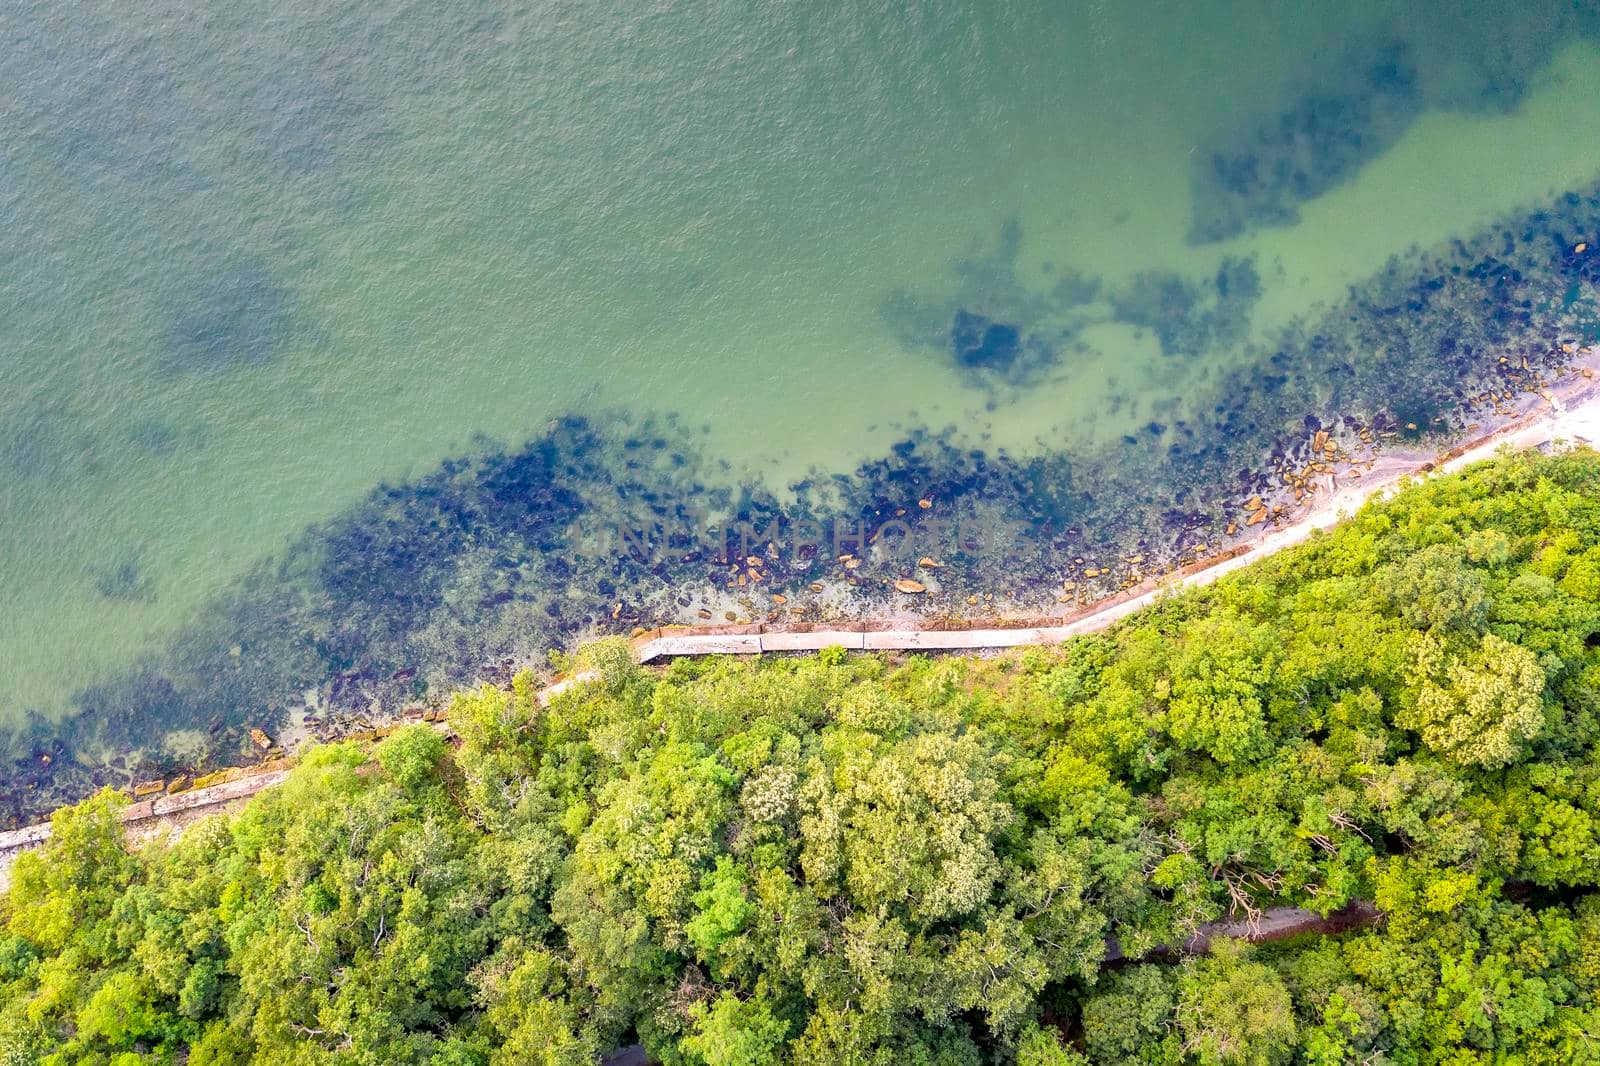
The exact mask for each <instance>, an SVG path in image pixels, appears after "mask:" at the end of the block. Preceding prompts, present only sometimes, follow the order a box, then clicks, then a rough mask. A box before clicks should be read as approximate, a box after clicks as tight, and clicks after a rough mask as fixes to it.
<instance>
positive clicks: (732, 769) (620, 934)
mask: <svg viewBox="0 0 1600 1066" xmlns="http://www.w3.org/2000/svg"><path fill="white" fill-rule="evenodd" d="M578 665H580V666H584V667H589V668H593V669H596V670H598V671H599V675H600V676H599V678H598V679H597V680H595V681H593V682H590V683H588V684H586V685H584V686H581V687H580V688H579V689H577V690H575V691H574V692H572V693H570V694H568V695H566V696H563V697H560V698H558V699H557V700H556V701H555V702H554V703H553V704H552V705H551V706H550V707H548V708H546V709H540V708H539V707H538V705H537V703H536V701H535V700H534V698H533V688H532V685H533V683H532V680H531V678H530V677H529V676H528V675H526V674H524V675H520V676H519V677H518V678H517V679H516V680H515V681H513V682H512V683H511V684H510V685H509V686H507V687H504V688H499V687H494V686H484V687H481V688H479V689H476V690H471V691H467V692H464V693H462V694H460V695H458V696H457V697H456V698H455V701H454V703H453V705H452V708H451V712H450V722H451V724H452V726H453V728H454V731H455V733H456V735H457V737H458V738H459V745H458V746H455V747H452V746H451V745H450V744H449V743H447V742H446V741H445V740H444V739H443V738H442V737H441V736H439V735H438V734H437V733H435V732H433V731H431V730H430V729H428V728H426V727H420V726H419V727H413V728H408V729H404V730H401V731H399V732H397V733H395V734H394V735H392V736H390V737H389V738H388V739H386V740H384V741H383V742H381V744H379V745H378V747H377V748H376V749H375V750H374V751H371V752H367V751H363V750H361V749H360V748H358V747H357V746H355V745H353V744H337V745H332V746H327V747H323V748H319V749H316V750H315V751H313V752H312V753H311V754H309V755H308V756H307V757H306V758H305V759H304V760H303V761H302V763H301V765H300V766H299V768H298V769H297V770H296V771H295V773H294V775H293V777H292V779H291V780H290V782H289V783H288V784H286V785H284V786H282V787H280V788H278V789H275V790H271V791H269V792H267V793H264V794H262V795H261V796H259V797H258V798H257V799H256V800H254V801H253V802H252V803H251V805H250V806H249V807H248V808H247V809H246V810H245V811H243V812H242V813H240V814H238V815H236V816H234V817H232V818H230V819H226V820H214V821H210V822H207V823H203V824H201V825H199V826H196V827H194V828H192V829H190V830H189V831H188V832H187V833H186V834H185V835H184V836H182V837H181V838H179V839H177V840H176V841H173V842H161V841H157V842H153V843H150V844H147V845H145V846H144V847H142V848H140V849H139V850H137V851H132V852H130V851H129V850H128V849H127V848H126V847H125V846H124V844H123V842H122V841H121V839H120V836H119V834H118V831H117V828H116V826H115V822H114V812H115V808H116V807H117V805H118V803H119V802H121V801H119V800H118V799H117V798H116V797H115V796H114V795H112V794H109V793H106V794H102V795H100V796H98V797H96V798H94V799H92V800H90V801H88V802H86V803H84V804H82V805H81V806H79V807H77V808H72V809H68V810H65V811H63V812H61V813H60V814H59V815H58V816H57V819H56V829H57V839H56V841H55V842H54V843H53V844H51V845H50V847H49V849H48V850H47V851H45V852H43V853H36V854H33V855H29V856H25V857H24V858H22V859H21V860H19V863H18V865H17V867H16V869H15V876H14V881H13V887H12V889H11V892H10V894H9V896H7V897H5V898H4V900H3V901H0V923H3V925H0V929H3V932H0V1055H3V1056H6V1057H7V1061H36V1060H42V1061H47V1062H53V1063H80V1062H81V1063H111V1062H115V1063H117V1064H118V1066H133V1064H134V1063H138V1062H162V1061H180V1060H182V1059H183V1057H184V1056H185V1055H186V1056H187V1061H188V1062H190V1063H194V1064H201V1063H227V1062H243V1061H262V1062H297V1063H307V1062H330V1063H335V1062H337V1063H355V1062H385V1063H390V1062H413V1061H414V1062H437V1063H463V1064H465V1063H477V1062H485V1063H487V1062H508V1063H509V1062H519V1063H520V1062H534V1063H546V1064H557V1063H559V1064H573V1066H576V1064H579V1063H584V1064H588V1063H592V1062H593V1061H594V1060H595V1058H596V1056H597V1055H598V1053H599V1052H600V1051H602V1050H604V1049H605V1048H608V1047H611V1046H615V1045H617V1044H621V1043H627V1042H629V1041H632V1040H640V1041H642V1042H643V1043H644V1044H645V1046H646V1047H647V1048H648V1049H649V1051H650V1052H651V1054H652V1055H654V1056H655V1057H657V1058H658V1059H659V1060H660V1061H662V1062H664V1063H668V1064H673V1066H677V1064H684V1066H691V1064H693V1066H699V1064H705V1066H724V1064H726V1066H733V1064H749V1066H758V1064H764V1063H794V1064H801V1063H805V1064H822V1063H828V1064H838V1063H846V1064H856V1063H872V1064H880V1063H881V1064H885V1066H887V1064H889V1063H896V1064H898V1063H929V1064H932V1063H939V1064H952V1066H953V1064H974V1066H976V1064H981V1063H986V1062H1007V1063H1009V1062H1016V1063H1022V1064H1027V1066H1045V1064H1051V1066H1060V1064H1070V1063H1081V1062H1093V1063H1122V1062H1145V1063H1174V1064H1176V1063H1188V1062H1194V1063H1290V1062H1296V1063H1315V1064H1324V1063H1326V1064H1332V1063H1343V1062H1361V1061H1367V1062H1379V1061H1387V1062H1413V1063H1451V1064H1465V1063H1478V1062H1482V1063H1489V1062H1509V1061H1516V1062H1528V1063H1573V1062H1576V1063H1581V1062H1594V1061H1600V1052H1597V1050H1596V1043H1595V1042H1596V1039H1597V1036H1600V1014H1597V1010H1600V1008H1597V1007H1596V1003H1595V998H1594V997H1595V992H1596V990H1597V988H1600V961H1597V960H1600V903H1597V900H1596V898H1595V896H1594V895H1593V889H1594V887H1595V885H1596V882H1597V878H1600V835H1597V824H1596V819H1597V818H1600V770H1597V769H1596V760H1595V746H1596V744H1597V742H1600V703H1597V697H1596V693H1597V692H1600V686H1597V681H1600V456H1597V455H1595V454H1594V453H1592V452H1577V453H1571V454H1567V455H1563V456H1559V457H1554V458H1545V457H1539V456H1536V455H1525V456H1518V457H1507V458H1504V459H1501V460H1498V461H1496V462H1494V463H1491V464H1486V465H1483V466H1480V467H1477V468H1475V469H1473V470H1472V471H1469V472H1468V473H1466V474H1464V475H1458V476H1454V477H1450V478H1443V479H1439V480H1435V481H1430V482H1428V483H1426V484H1424V485H1421V486H1417V487H1414V488H1412V489H1411V490H1409V491H1408V492H1406V493H1404V494H1403V495H1401V496H1400V497H1399V498H1397V499H1396V500H1394V501H1391V502H1389V503H1387V504H1384V505H1380V506H1374V507H1370V508H1368V509H1366V510H1364V511H1363V512H1362V513H1361V514H1360V515H1359V516H1357V517H1356V518H1355V519H1354V520H1352V521H1351V522H1349V523H1347V524H1345V525H1343V526H1341V527H1339V528H1338V529H1337V530H1335V531H1334V532H1333V533H1331V534H1330V535H1327V536H1324V537H1321V538H1319V539H1317V540H1315V541H1313V542H1311V543H1309V544H1308V545H1306V546H1303V547H1301V548H1298V549H1294V550H1291V551H1288V552H1285V553H1282V554H1280V555H1278V556H1274V557H1273V558H1271V559H1269V560H1266V561H1264V562H1263V563H1261V564H1259V565H1257V566H1255V567H1253V568H1251V569H1249V570H1248V571H1244V572H1241V573H1239V574H1236V575H1233V576H1230V577H1229V578H1226V579H1224V580H1223V581H1221V582H1220V583H1219V584H1217V585H1215V586H1213V587H1211V588H1208V589H1206V590H1202V591H1198V592H1194V593H1190V594H1185V595H1183V596H1180V597H1177V598H1174V599H1171V600H1168V601H1165V602H1163V603H1161V604H1160V605H1158V606H1157V607H1155V608H1153V609H1151V610H1149V611H1147V612H1145V613H1143V614H1141V615H1139V616H1137V617H1136V618H1134V619H1131V620H1130V621H1128V622H1127V623H1124V624H1123V625H1121V626H1119V627H1117V628H1116V629H1114V630H1112V631H1110V632H1108V633H1106V634H1103V635H1099V636H1095V637H1090V638H1085V639H1081V640H1076V641H1073V642H1071V643H1069V644H1068V645H1066V646H1064V647H1062V648H1060V649H1038V650H1034V651H1031V652H1028V653H1026V654H1022V655H1016V656H1008V657H1004V658H999V659H990V660H977V659H968V658H958V657H949V658H937V659H928V658H910V659H907V660H903V661H888V660H884V659H880V658H873V657H849V656H847V655H845V654H844V653H843V652H842V651H838V650H835V651H833V652H825V653H823V654H821V655H818V656H814V657H805V658H795V659H770V660H767V661H764V662H762V663H760V664H752V663H748V662H735V661H730V660H726V659H724V660H699V661H678V662H676V663H674V664H673V665H672V666H671V667H670V668H668V669H666V670H664V671H661V672H651V671H647V670H644V669H642V668H640V667H638V666H636V665H634V663H633V662H632V659H631V656H629V655H628V654H627V650H626V648H625V646H623V645H621V644H620V642H614V643H601V644H598V645H592V646H590V647H589V648H588V649H587V650H586V651H585V652H584V654H583V656H582V657H581V658H580V661H579V664H578ZM1352 900H1370V901H1371V902H1373V903H1375V904H1376V905H1377V906H1378V907H1379V908H1380V909H1381V911H1382V912H1383V915H1384V920H1383V924H1382V925H1381V926H1380V927H1378V928H1374V929H1367V930H1363V931H1358V932H1353V933H1348V934H1344V935H1341V936H1336V937H1320V936H1312V937H1306V938H1301V939H1298V940H1294V941H1290V942H1286V943H1282V944H1276V945H1271V946H1264V947H1258V948H1255V949H1251V948H1248V947H1246V946H1244V945H1241V944H1238V943H1235V942H1228V941H1222V942H1219V943H1217V944H1215V945H1214V946H1213V948H1212V949H1211V951H1210V952H1209V953H1208V954H1206V955H1204V956H1202V957H1197V958H1192V959H1188V960H1184V961H1181V962H1172V963H1159V964H1158V963H1150V962H1146V963H1139V962H1127V963H1122V964H1119V965H1117V966H1113V967H1106V966H1103V965H1102V963H1103V962H1104V960H1105V957H1106V950H1107V948H1106V943H1107V939H1108V938H1115V940H1116V941H1117V942H1118V944H1119V946H1120V948H1121V951H1122V952H1123V954H1124V955H1125V956H1127V957H1128V958H1129V959H1138V958H1140V957H1141V956H1145V955H1147V954H1148V953H1150V952H1151V951H1152V950H1153V949H1155V948H1157V947H1159V946H1161V945H1166V944H1173V943H1179V942H1181V941H1182V940H1183V939H1184V938H1185V937H1186V936H1187V935H1188V934H1189V933H1190V932H1192V931H1193V930H1194V928H1195V927H1196V926H1197V925H1198V924H1199V923H1202V922H1205V921H1208V920H1211V919H1215V918H1217V917H1219V916H1224V915H1230V914H1231V915H1234V916H1244V917H1247V916H1249V915H1252V914H1255V913H1259V912H1260V911H1261V910H1262V909H1264V908H1266V907H1268V906H1273V905H1280V904H1295V905H1299V906H1303V907H1307V908H1310V909H1312V910H1315V911H1318V912H1320V913H1324V914H1327V913H1331V912H1333V911H1335V910H1337V909H1338V908H1340V907H1341V906H1343V905H1345V904H1346V903H1348V902H1350V901H1352Z"/></svg>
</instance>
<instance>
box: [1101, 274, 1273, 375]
mask: <svg viewBox="0 0 1600 1066" xmlns="http://www.w3.org/2000/svg"><path fill="white" fill-rule="evenodd" d="M1260 298H1261V277H1260V275H1259V274H1258V273H1257V272H1256V266H1255V258H1254V257H1253V256H1252V257H1250V258H1242V257H1239V256H1228V257H1227V258H1225V259H1223V261H1222V265H1221V266H1219V267H1218V268H1217V272H1216V274H1215V275H1214V276H1213V277H1212V278H1210V279H1208V280H1207V281H1206V282H1205V283H1203V284H1202V283H1196V282H1192V281H1189V280H1188V279H1187V278H1185V277H1183V276H1182V275H1179V274H1172V273H1168V272H1165V271H1149V272H1146V273H1143V274H1139V275H1137V276H1136V277H1135V278H1134V279H1133V280H1132V281H1131V282H1129V283H1128V284H1127V285H1126V286H1125V287H1123V288H1121V289H1118V290H1115V291H1113V292H1112V293H1111V294H1110V301H1111V310H1112V317H1113V319H1114V320H1115V321H1118V322H1121V323H1124V324H1126V325H1130V326H1136V327H1139V328H1141V329H1149V330H1150V331H1151V332H1153V333H1154V334H1155V335H1156V339H1157V340H1158V341H1159V342H1160V344H1161V354H1163V355H1187V356H1194V355H1199V354H1201V353H1202V352H1205V351H1207V350H1209V349H1211V348H1212V347H1214V346H1222V345H1237V344H1240V343H1242V342H1243V341H1244V339H1245V337H1246V336H1247V335H1248V334H1249V330H1250V313H1251V311H1252V310H1253V309H1254V308H1255V304H1256V301H1257V300H1259V299H1260Z"/></svg>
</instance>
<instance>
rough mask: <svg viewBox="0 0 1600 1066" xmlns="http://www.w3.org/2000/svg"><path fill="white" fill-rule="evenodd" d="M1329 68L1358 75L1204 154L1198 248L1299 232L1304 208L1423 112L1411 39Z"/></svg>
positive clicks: (1313, 90) (1227, 135)
mask: <svg viewBox="0 0 1600 1066" xmlns="http://www.w3.org/2000/svg"><path fill="white" fill-rule="evenodd" d="M1327 70H1329V71H1343V70H1355V71H1357V72H1358V74H1357V76H1356V77H1355V78H1354V79H1353V81H1352V82H1350V83H1348V84H1340V85H1337V86H1334V85H1311V86H1308V87H1307V88H1306V89H1305V90H1303V91H1302V92H1301V94H1300V95H1299V97H1298V98H1297V99H1296V100H1295V101H1294V102H1293V103H1292V104H1290V105H1289V106H1288V107H1286V108H1285V109H1284V110H1282V111H1280V112H1278V113H1277V114H1275V115H1272V116H1270V117H1267V118H1263V119H1261V120H1259V121H1257V122H1256V123H1255V124H1253V125H1251V126H1249V127H1246V128H1243V129H1238V130H1230V131H1225V132H1223V133H1222V134H1221V135H1220V136H1219V138H1218V140H1217V141H1216V142H1215V143H1213V144H1210V145H1208V146H1205V147H1204V148H1203V149H1202V150H1201V151H1200V153H1198V162H1197V163H1196V169H1195V173H1194V175H1193V177H1192V179H1191V182H1190V188H1191V195H1192V196H1193V199H1194V207H1193V221H1192V223H1191V225H1190V228H1189V233H1188V238H1187V239H1188V241H1189V243H1191V244H1208V243H1211V242H1214V241H1221V240H1226V239H1227V238H1229V237H1234V236H1237V235H1238V234H1240V233H1243V232H1244V231H1245V230H1246V229H1247V228H1250V227H1252V226H1286V225H1293V224H1294V223H1295V222H1296V221H1298V219H1299V217H1300V212H1299V205H1300V204H1302V203H1304V202H1305V201H1307V200H1311V199H1314V198H1316V197H1318V196H1321V195H1322V194H1324V193H1326V192H1328V191H1329V190H1330V189H1333V188H1335V187H1336V186H1338V185H1340V184H1341V183H1343V182H1345V181H1347V180H1349V179H1350V178H1351V177H1352V176H1353V175H1354V174H1355V173H1356V171H1357V170H1359V169H1360V168H1361V167H1362V166H1363V165H1364V164H1366V163H1367V162H1368V161H1370V160H1372V159H1374V158H1376V157H1377V156H1378V155H1381V154H1382V153H1383V152H1384V151H1386V150H1387V149H1388V148H1389V146H1390V145H1392V144H1394V143H1395V142H1396V141H1397V140H1399V139H1400V136H1401V134H1403V133H1404V132H1405V131H1406V129H1407V128H1409V127H1410V125H1411V123H1412V121H1413V120H1414V119H1415V118H1416V117H1417V115H1419V114H1420V113H1421V111H1422V109H1423V106H1424V103H1423V97H1422V93H1421V89H1420V87H1419V85H1418V77H1417V69H1416V63H1415V59H1414V57H1413V56H1412V54H1411V50H1410V48H1409V46H1408V45H1407V44H1405V43H1404V42H1402V41H1389V42H1385V43H1383V44H1381V45H1378V46H1376V47H1374V48H1371V49H1369V50H1367V51H1365V52H1364V53H1362V54H1359V55H1358V56H1356V57H1354V58H1352V59H1351V60H1349V61H1347V62H1345V63H1335V64H1331V65H1330V66H1329V67H1328V68H1327Z"/></svg>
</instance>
